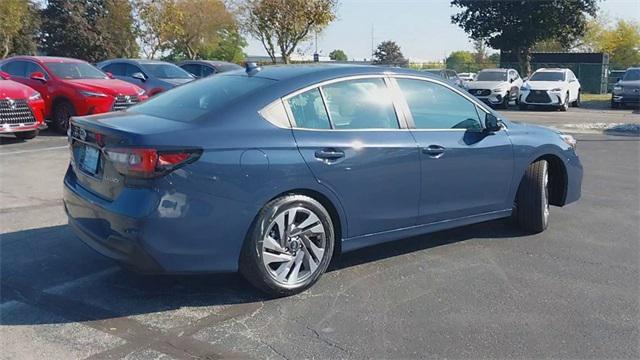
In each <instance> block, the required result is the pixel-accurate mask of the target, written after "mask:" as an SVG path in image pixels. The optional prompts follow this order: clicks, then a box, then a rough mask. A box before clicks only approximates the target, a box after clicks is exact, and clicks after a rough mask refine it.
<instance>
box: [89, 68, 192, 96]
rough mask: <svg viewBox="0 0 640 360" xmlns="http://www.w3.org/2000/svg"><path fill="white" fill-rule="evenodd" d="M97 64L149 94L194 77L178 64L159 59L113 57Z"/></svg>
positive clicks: (180, 83) (105, 70)
mask: <svg viewBox="0 0 640 360" xmlns="http://www.w3.org/2000/svg"><path fill="white" fill-rule="evenodd" d="M97 66H98V67H99V68H100V69H101V70H102V71H104V72H107V73H109V74H111V75H112V76H113V77H115V78H116V79H120V80H124V81H127V82H130V83H132V84H135V85H138V86H140V87H141V88H143V89H144V90H145V91H146V92H147V95H149V96H153V95H156V94H158V93H161V92H163V91H167V90H169V89H171V88H173V87H175V86H178V85H182V84H184V83H187V82H189V81H192V80H193V79H195V78H194V77H193V75H191V74H190V73H188V72H186V71H184V70H182V69H181V68H180V67H179V66H176V65H174V64H171V63H168V62H165V61H159V60H140V59H113V60H107V61H103V62H101V63H98V64H97Z"/></svg>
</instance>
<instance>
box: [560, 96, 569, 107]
mask: <svg viewBox="0 0 640 360" xmlns="http://www.w3.org/2000/svg"><path fill="white" fill-rule="evenodd" d="M567 110H569V93H567V96H565V98H564V103H563V104H562V105H560V111H567Z"/></svg>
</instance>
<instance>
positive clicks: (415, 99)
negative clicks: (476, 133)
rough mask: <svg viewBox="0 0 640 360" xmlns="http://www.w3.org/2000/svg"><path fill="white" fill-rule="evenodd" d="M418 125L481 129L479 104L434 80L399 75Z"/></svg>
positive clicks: (401, 87) (400, 85)
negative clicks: (406, 77) (404, 77)
mask: <svg viewBox="0 0 640 360" xmlns="http://www.w3.org/2000/svg"><path fill="white" fill-rule="evenodd" d="M397 82H398V86H399V87H400V90H401V91H402V93H403V95H404V97H405V99H406V101H407V105H408V106H409V110H410V112H411V115H412V117H413V122H414V125H415V128H416V129H430V130H444V129H465V130H470V129H481V128H482V125H481V122H480V119H479V116H478V112H477V110H476V105H475V104H473V103H472V102H471V101H469V100H468V99H466V98H464V97H463V96H462V95H460V94H458V93H456V92H454V91H453V90H451V89H449V88H447V87H445V86H444V85H440V84H437V83H434V82H430V81H423V80H416V79H397Z"/></svg>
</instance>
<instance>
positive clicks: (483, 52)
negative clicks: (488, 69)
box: [473, 39, 487, 64]
mask: <svg viewBox="0 0 640 360" xmlns="http://www.w3.org/2000/svg"><path fill="white" fill-rule="evenodd" d="M473 50H474V51H475V52H474V53H473V58H474V60H475V61H476V63H477V64H482V63H484V62H485V61H486V60H487V45H486V44H485V40H484V39H474V40H473Z"/></svg>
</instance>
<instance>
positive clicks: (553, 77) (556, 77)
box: [529, 71, 564, 81]
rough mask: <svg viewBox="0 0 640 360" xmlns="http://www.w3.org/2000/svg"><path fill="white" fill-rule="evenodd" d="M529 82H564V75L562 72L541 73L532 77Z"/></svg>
mask: <svg viewBox="0 0 640 360" xmlns="http://www.w3.org/2000/svg"><path fill="white" fill-rule="evenodd" d="M529 81H564V73H563V72H561V71H541V72H537V73H534V74H533V75H531V79H529Z"/></svg>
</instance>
